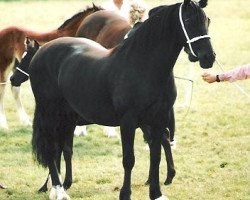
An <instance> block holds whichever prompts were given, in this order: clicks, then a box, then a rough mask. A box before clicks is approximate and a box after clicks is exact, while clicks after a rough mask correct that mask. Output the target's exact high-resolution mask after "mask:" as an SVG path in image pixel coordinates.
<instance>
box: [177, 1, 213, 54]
mask: <svg viewBox="0 0 250 200" xmlns="http://www.w3.org/2000/svg"><path fill="white" fill-rule="evenodd" d="M182 6H183V3H182V4H181V5H180V9H179V19H180V22H181V27H182V30H183V32H184V35H185V37H186V39H187V43H188V46H189V49H190V51H191V53H192V55H193V56H194V57H197V55H196V54H195V53H194V50H193V48H192V45H191V43H193V42H196V41H198V40H201V39H204V38H210V36H209V35H200V36H197V37H194V38H192V39H190V38H189V36H188V34H187V30H186V29H185V26H184V23H183V19H182Z"/></svg>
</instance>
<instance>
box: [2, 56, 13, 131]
mask: <svg viewBox="0 0 250 200" xmlns="http://www.w3.org/2000/svg"><path fill="white" fill-rule="evenodd" d="M7 61H8V62H6V64H8V65H10V64H11V59H8V60H7ZM1 64H2V63H0V127H1V128H5V129H8V124H7V120H6V116H5V112H4V104H3V99H4V94H5V86H6V83H7V82H6V81H7V78H6V77H7V75H8V73H7V71H8V70H7V68H6V67H5V68H1V66H3V65H1ZM4 66H5V65H4Z"/></svg>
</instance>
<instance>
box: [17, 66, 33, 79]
mask: <svg viewBox="0 0 250 200" xmlns="http://www.w3.org/2000/svg"><path fill="white" fill-rule="evenodd" d="M16 70H18V71H19V72H21V73H23V74H24V75H26V76H28V77H29V76H30V75H29V74H28V73H27V72H25V71H23V70H22V69H20V68H19V67H17V68H16Z"/></svg>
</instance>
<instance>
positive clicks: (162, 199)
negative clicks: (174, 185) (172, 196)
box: [155, 195, 168, 200]
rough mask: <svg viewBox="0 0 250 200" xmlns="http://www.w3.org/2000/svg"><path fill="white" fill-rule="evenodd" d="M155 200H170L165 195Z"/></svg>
mask: <svg viewBox="0 0 250 200" xmlns="http://www.w3.org/2000/svg"><path fill="white" fill-rule="evenodd" d="M155 200H168V198H167V197H166V196H164V195H162V196H160V197H159V198H157V199H155Z"/></svg>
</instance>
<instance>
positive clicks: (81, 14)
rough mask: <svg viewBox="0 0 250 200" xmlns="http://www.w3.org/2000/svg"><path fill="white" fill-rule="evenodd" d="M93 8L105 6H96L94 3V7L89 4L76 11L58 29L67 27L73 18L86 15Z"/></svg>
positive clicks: (99, 8)
mask: <svg viewBox="0 0 250 200" xmlns="http://www.w3.org/2000/svg"><path fill="white" fill-rule="evenodd" d="M92 10H96V11H98V10H104V8H102V7H101V6H96V5H94V4H93V6H92V7H89V6H87V8H86V9H84V10H82V11H80V12H78V13H76V14H75V15H73V16H72V17H71V18H69V19H67V20H66V21H65V22H64V23H63V24H62V25H61V26H60V27H59V28H58V29H57V30H61V29H63V28H64V27H66V26H67V25H68V24H69V23H70V22H71V21H72V20H74V19H76V18H78V17H84V16H85V15H86V14H87V13H88V12H90V11H92Z"/></svg>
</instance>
